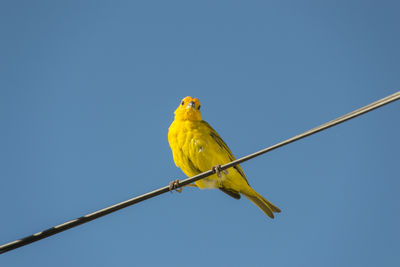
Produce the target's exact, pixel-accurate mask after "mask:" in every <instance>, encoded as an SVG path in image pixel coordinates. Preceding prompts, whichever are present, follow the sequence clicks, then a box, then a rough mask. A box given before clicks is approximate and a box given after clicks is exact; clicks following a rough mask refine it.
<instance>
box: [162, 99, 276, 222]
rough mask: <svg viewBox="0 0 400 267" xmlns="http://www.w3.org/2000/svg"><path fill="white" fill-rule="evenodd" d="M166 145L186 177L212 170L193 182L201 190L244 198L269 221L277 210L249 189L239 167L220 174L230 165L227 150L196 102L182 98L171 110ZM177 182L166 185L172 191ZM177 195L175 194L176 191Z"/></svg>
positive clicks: (229, 156) (230, 155)
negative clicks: (242, 196) (173, 112)
mask: <svg viewBox="0 0 400 267" xmlns="http://www.w3.org/2000/svg"><path fill="white" fill-rule="evenodd" d="M168 141H169V145H170V146H171V149H172V154H173V158H174V161H175V164H176V166H178V167H179V168H181V170H182V171H183V172H184V173H185V174H186V175H187V176H189V177H191V176H194V175H197V174H199V173H202V172H205V171H208V170H210V169H213V170H214V172H215V174H213V175H211V176H209V177H207V178H205V179H202V180H198V181H196V182H195V183H194V184H189V185H187V186H195V187H198V188H201V189H204V188H218V189H220V190H221V191H223V192H224V193H226V194H228V195H229V196H231V197H233V198H235V199H240V196H241V195H244V196H245V197H247V198H248V199H249V200H250V201H251V202H253V203H254V204H255V205H257V206H258V207H259V208H260V209H261V210H262V211H263V212H264V213H265V214H267V215H268V216H269V217H270V218H274V213H276V212H281V210H280V209H279V208H278V207H276V206H275V205H274V204H272V203H271V202H269V201H268V200H267V199H265V198H264V197H263V196H261V195H260V194H258V193H257V192H256V191H255V190H254V189H253V188H251V187H250V184H249V182H248V181H247V178H246V175H245V174H244V172H243V169H242V168H241V167H240V165H236V166H233V167H231V168H229V169H226V170H223V171H222V170H221V169H220V166H221V165H222V164H226V163H228V162H231V161H234V160H235V157H234V156H233V154H232V152H231V150H230V149H229V147H228V146H227V144H226V143H225V142H224V140H222V138H221V137H220V136H219V134H218V133H217V132H216V131H215V130H214V129H213V128H212V127H211V126H210V125H209V124H208V123H207V122H206V121H204V120H202V118H201V113H200V101H199V100H198V99H197V98H192V97H190V96H187V97H185V98H184V99H182V101H181V102H180V104H179V106H178V108H177V109H176V110H175V119H174V121H173V122H172V124H171V126H170V127H169V131H168ZM178 183H179V182H178V181H173V182H171V184H170V189H171V190H172V189H174V188H176V186H177V184H178ZM178 192H179V191H178Z"/></svg>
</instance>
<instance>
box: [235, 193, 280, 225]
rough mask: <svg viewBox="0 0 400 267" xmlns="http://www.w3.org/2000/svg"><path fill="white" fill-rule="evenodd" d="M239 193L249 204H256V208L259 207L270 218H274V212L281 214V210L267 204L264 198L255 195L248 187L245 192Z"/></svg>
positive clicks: (269, 203)
mask: <svg viewBox="0 0 400 267" xmlns="http://www.w3.org/2000/svg"><path fill="white" fill-rule="evenodd" d="M240 193H242V194H243V195H244V196H245V197H247V198H248V199H249V200H250V201H251V202H253V203H254V204H256V205H257V207H259V208H260V209H261V210H262V211H263V212H264V213H265V214H267V215H268V217H270V218H274V212H278V213H279V212H281V210H280V209H279V208H278V207H277V206H275V205H274V204H272V203H271V202H269V201H268V200H267V199H266V198H264V197H263V196H262V195H260V194H259V193H257V192H256V191H255V190H254V189H253V188H251V187H250V186H249V187H248V188H247V190H246V191H245V192H240Z"/></svg>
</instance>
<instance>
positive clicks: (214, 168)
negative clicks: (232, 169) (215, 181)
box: [211, 165, 228, 178]
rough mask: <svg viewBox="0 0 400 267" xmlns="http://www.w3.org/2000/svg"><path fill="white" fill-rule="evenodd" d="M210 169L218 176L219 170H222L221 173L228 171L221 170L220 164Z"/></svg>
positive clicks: (219, 174)
mask: <svg viewBox="0 0 400 267" xmlns="http://www.w3.org/2000/svg"><path fill="white" fill-rule="evenodd" d="M211 170H212V171H213V172H214V173H215V174H216V175H217V176H218V177H219V178H221V177H222V174H221V172H223V173H225V174H227V173H228V172H227V171H223V170H222V169H221V165H216V166H214V167H212V168H211Z"/></svg>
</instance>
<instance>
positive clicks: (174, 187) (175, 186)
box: [169, 180, 183, 193]
mask: <svg viewBox="0 0 400 267" xmlns="http://www.w3.org/2000/svg"><path fill="white" fill-rule="evenodd" d="M178 187H179V180H175V181H172V182H170V183H169V191H170V192H171V193H172V191H173V190H175V191H176V192H178V193H181V192H182V190H183V188H178Z"/></svg>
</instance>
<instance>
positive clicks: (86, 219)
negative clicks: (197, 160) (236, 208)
mask: <svg viewBox="0 0 400 267" xmlns="http://www.w3.org/2000/svg"><path fill="white" fill-rule="evenodd" d="M398 99H400V91H398V92H396V93H394V94H392V95H389V96H387V97H385V98H382V99H380V100H378V101H375V102H373V103H371V104H369V105H367V106H364V107H362V108H359V109H357V110H355V111H352V112H350V113H347V114H346V115H344V116H341V117H339V118H337V119H334V120H332V121H329V122H327V123H324V124H322V125H320V126H318V127H315V128H313V129H311V130H309V131H306V132H304V133H302V134H299V135H296V136H294V137H292V138H289V139H287V140H285V141H283V142H280V143H278V144H275V145H273V146H270V147H267V148H265V149H262V150H260V151H257V152H255V153H253V154H250V155H247V156H245V157H242V158H240V159H237V160H234V161H232V162H229V163H227V164H224V165H222V166H221V167H220V170H225V169H228V168H230V167H233V166H235V165H237V164H240V163H242V162H245V161H247V160H250V159H252V158H255V157H257V156H260V155H262V154H265V153H267V152H269V151H272V150H274V149H277V148H279V147H282V146H284V145H287V144H290V143H292V142H295V141H297V140H300V139H302V138H305V137H307V136H310V135H312V134H315V133H318V132H320V131H323V130H325V129H328V128H330V127H333V126H335V125H337V124H340V123H342V122H345V121H347V120H350V119H353V118H355V117H357V116H360V115H362V114H364V113H367V112H369V111H372V110H374V109H376V108H379V107H382V106H384V105H386V104H389V103H391V102H394V101H396V100H398ZM214 173H215V171H214V170H209V171H206V172H203V173H200V174H198V175H195V176H192V177H190V178H187V179H184V180H182V181H179V183H178V184H176V186H175V188H180V187H183V186H185V185H188V184H191V183H193V182H195V181H198V180H200V179H203V178H205V177H207V176H210V175H212V174H214ZM169 191H170V186H169V185H168V186H164V187H162V188H159V189H156V190H154V191H152V192H149V193H146V194H143V195H140V196H137V197H134V198H131V199H128V200H126V201H123V202H120V203H117V204H115V205H113V206H110V207H107V208H104V209H102V210H98V211H96V212H93V213H90V214H87V215H85V216H82V217H79V218H77V219H75V220H71V221H68V222H66V223H63V224H60V225H57V226H54V227H52V228H49V229H47V230H44V231H42V232H38V233H36V234H33V235H30V236H27V237H24V238H21V239H18V240H15V241H13V242H10V243H7V244H4V245H2V246H0V254H2V253H5V252H7V251H10V250H13V249H16V248H19V247H22V246H25V245H28V244H30V243H33V242H36V241H38V240H41V239H43V238H46V237H49V236H52V235H55V234H58V233H60V232H63V231H65V230H68V229H70V228H73V227H75V226H78V225H81V224H84V223H87V222H89V221H92V220H95V219H97V218H100V217H102V216H105V215H107V214H110V213H112V212H115V211H117V210H120V209H123V208H126V207H128V206H131V205H134V204H136V203H139V202H141V201H144V200H146V199H149V198H152V197H155V196H158V195H161V194H164V193H166V192H169Z"/></svg>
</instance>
